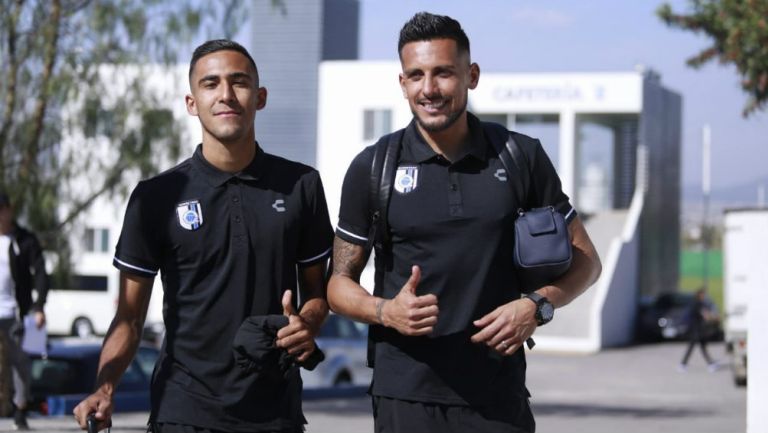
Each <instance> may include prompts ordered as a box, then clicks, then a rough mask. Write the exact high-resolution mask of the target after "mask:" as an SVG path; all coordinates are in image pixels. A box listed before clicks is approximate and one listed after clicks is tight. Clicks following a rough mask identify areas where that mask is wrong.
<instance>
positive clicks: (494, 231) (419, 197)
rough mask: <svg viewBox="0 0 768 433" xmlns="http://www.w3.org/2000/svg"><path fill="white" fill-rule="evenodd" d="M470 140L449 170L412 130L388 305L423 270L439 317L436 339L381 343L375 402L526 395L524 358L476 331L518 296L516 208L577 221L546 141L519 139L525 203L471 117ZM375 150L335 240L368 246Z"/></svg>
mask: <svg viewBox="0 0 768 433" xmlns="http://www.w3.org/2000/svg"><path fill="white" fill-rule="evenodd" d="M468 119H469V120H468V121H469V130H470V137H471V138H470V141H469V143H467V145H466V146H465V152H464V154H463V155H461V156H460V157H458V158H456V161H455V162H453V163H451V162H449V161H448V160H446V159H445V158H444V157H443V156H441V155H438V154H436V153H435V152H434V151H433V150H432V148H431V147H429V145H428V144H427V143H426V142H425V141H424V139H423V137H421V135H420V133H419V131H418V128H417V127H416V123H415V121H412V122H411V124H410V125H409V126H408V127H407V128H406V129H405V133H404V136H403V143H402V150H401V152H400V158H399V160H398V169H397V175H396V178H395V182H394V185H395V186H394V191H393V192H392V196H391V200H390V205H389V215H388V221H389V225H390V229H391V236H392V256H393V266H392V270H391V271H388V272H385V274H384V280H383V281H384V283H383V285H384V286H383V297H385V298H393V297H394V296H396V295H397V293H398V292H399V290H400V288H401V287H402V286H403V284H405V282H406V281H407V280H408V278H409V276H410V270H411V266H412V265H419V266H420V267H421V272H422V276H421V282H420V284H419V286H418V288H417V294H419V295H422V294H427V293H433V294H435V295H437V297H438V307H439V309H440V313H439V316H438V322H437V325H436V326H435V331H434V332H433V334H432V335H430V336H428V337H416V338H414V337H405V336H402V335H400V334H398V333H396V332H394V331H392V330H386V331H385V332H383V333H382V334H383V335H382V339H383V341H382V342H381V343H378V344H377V349H376V359H375V362H376V368H375V369H374V379H373V380H374V383H373V387H372V392H373V394H374V395H380V396H385V397H392V398H398V399H403V400H413V401H427V402H437V403H446V404H472V405H477V404H480V405H482V404H485V403H487V402H488V401H490V400H492V399H495V398H498V397H503V396H509V395H514V394H516V395H525V393H526V391H525V387H524V382H525V358H524V353H523V351H522V350H521V351H518V352H517V354H516V355H515V356H512V357H507V358H501V357H499V356H498V355H496V353H495V352H493V351H491V350H489V349H487V348H486V347H485V346H484V345H482V346H481V345H475V344H473V343H471V341H470V340H469V338H470V336H471V335H472V334H474V333H475V332H477V331H478V329H476V328H475V327H474V326H473V325H472V322H473V321H474V320H477V319H479V318H480V317H482V316H483V315H485V314H486V313H488V312H490V311H492V310H493V309H495V308H496V307H498V306H499V305H502V304H504V303H507V302H510V301H511V300H513V299H517V298H519V297H520V292H519V289H518V283H517V277H516V274H515V270H514V266H513V260H512V249H513V236H514V224H513V223H514V218H515V215H516V210H517V209H518V208H532V207H539V206H545V205H552V206H554V207H555V208H556V209H557V210H558V211H559V212H561V213H563V214H564V215H567V216H568V220H569V221H570V220H572V218H573V217H575V211H574V210H573V208H572V207H571V205H570V204H569V201H568V197H567V196H566V195H565V194H564V193H563V192H562V188H561V185H560V179H559V178H558V176H557V173H556V172H555V169H554V167H553V166H552V163H551V162H550V160H549V158H548V157H547V156H546V154H545V152H544V150H543V149H542V147H541V144H540V143H539V142H538V140H534V139H532V138H530V137H525V136H521V137H520V140H522V141H524V143H522V144H523V148H524V149H532V151H531V152H529V153H530V154H528V155H527V157H528V159H529V163H530V164H529V165H530V167H531V172H532V174H531V181H530V185H531V188H530V190H529V192H528V195H527V199H528V200H527V201H528V202H527V203H518V202H517V198H516V197H515V196H514V193H513V192H512V191H513V190H512V188H511V186H510V185H509V182H519V181H520V180H519V179H520V178H519V176H516V175H515V173H507V172H506V171H505V169H504V167H503V165H502V164H501V161H499V159H498V156H497V155H496V154H495V153H494V151H493V147H492V146H490V145H489V144H488V143H487V141H486V137H485V134H484V132H483V128H482V125H481V123H480V122H479V121H478V120H477V118H476V117H474V116H472V115H471V114H470V115H469V116H468ZM373 154H374V146H370V147H368V148H366V149H365V150H363V152H361V153H360V154H359V155H358V156H357V157H356V158H355V159H354V160H353V162H352V164H351V166H350V168H349V170H348V172H347V174H346V177H345V179H344V186H343V190H342V198H341V209H340V212H339V225H338V227H337V230H336V235H337V236H339V237H340V238H342V239H344V240H345V241H347V242H351V243H355V244H358V245H363V244H365V243H366V241H367V236H368V229H369V224H370V220H369V207H368V206H369V201H368V199H369V197H368V195H369V192H368V185H369V179H370V170H371V161H372V159H373Z"/></svg>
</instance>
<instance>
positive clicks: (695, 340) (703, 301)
mask: <svg viewBox="0 0 768 433" xmlns="http://www.w3.org/2000/svg"><path fill="white" fill-rule="evenodd" d="M686 318H687V321H688V347H687V348H686V349H685V354H684V355H683V359H682V361H680V365H678V370H680V371H681V372H684V371H686V370H688V360H689V359H690V357H691V353H692V352H693V348H694V347H696V346H697V345H698V346H699V347H700V348H701V355H702V356H704V360H705V361H707V368H708V369H709V371H710V372H714V371H716V370H717V368H718V364H717V362H715V361H714V360H713V359H712V357H711V356H709V352H707V340H709V338H710V337H711V334H712V326H713V325H714V324H716V323H717V320H718V316H717V312H716V311H715V308H714V305H712V302H711V301H710V300H709V299H707V292H706V290H704V289H699V290H697V291H696V295H695V297H694V298H693V300H692V301H691V304H690V305H689V307H688V311H687V312H686Z"/></svg>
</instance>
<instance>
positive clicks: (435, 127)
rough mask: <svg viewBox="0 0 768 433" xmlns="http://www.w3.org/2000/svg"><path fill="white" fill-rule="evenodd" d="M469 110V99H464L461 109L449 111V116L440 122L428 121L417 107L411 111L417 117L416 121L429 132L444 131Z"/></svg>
mask: <svg viewBox="0 0 768 433" xmlns="http://www.w3.org/2000/svg"><path fill="white" fill-rule="evenodd" d="M466 110H467V101H466V100H465V101H464V105H462V106H461V108H460V109H458V110H455V111H452V112H450V113H448V116H447V117H446V118H445V119H444V120H442V121H439V122H433V123H427V122H425V121H424V120H422V119H421V117H419V115H418V114H417V113H416V110H415V109H413V108H412V109H411V113H413V117H415V118H416V121H417V122H418V123H419V126H421V127H422V128H423V129H424V130H425V131H428V132H442V131H445V130H446V129H448V128H450V127H451V126H453V124H454V123H456V121H457V120H458V119H459V117H461V115H462V114H463V113H464V111H466Z"/></svg>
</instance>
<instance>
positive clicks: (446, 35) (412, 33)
mask: <svg viewBox="0 0 768 433" xmlns="http://www.w3.org/2000/svg"><path fill="white" fill-rule="evenodd" d="M432 39H452V40H454V41H456V46H457V47H458V49H459V52H466V53H467V54H469V38H468V37H467V34H466V33H464V29H462V28H461V24H459V22H458V21H456V20H455V19H453V18H451V17H449V16H447V15H434V14H431V13H429V12H419V13H417V14H416V15H414V16H413V18H411V19H410V20H408V22H407V23H405V25H404V26H403V28H402V29H401V30H400V39H399V40H398V41H397V54H398V55H401V54H402V52H403V47H404V46H405V44H407V43H409V42H417V41H430V40H432Z"/></svg>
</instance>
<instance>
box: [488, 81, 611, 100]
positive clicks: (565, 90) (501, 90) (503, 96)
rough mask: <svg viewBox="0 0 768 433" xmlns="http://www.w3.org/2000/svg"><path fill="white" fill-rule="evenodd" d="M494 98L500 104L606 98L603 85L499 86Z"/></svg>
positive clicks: (495, 89)
mask: <svg viewBox="0 0 768 433" xmlns="http://www.w3.org/2000/svg"><path fill="white" fill-rule="evenodd" d="M493 98H494V99H495V100H496V101H499V102H549V103H552V102H571V103H573V102H585V101H595V102H597V101H602V100H603V99H604V98H605V87H604V86H601V85H594V86H591V87H582V86H576V85H573V84H570V83H564V84H562V85H534V86H497V87H495V88H494V90H493Z"/></svg>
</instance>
